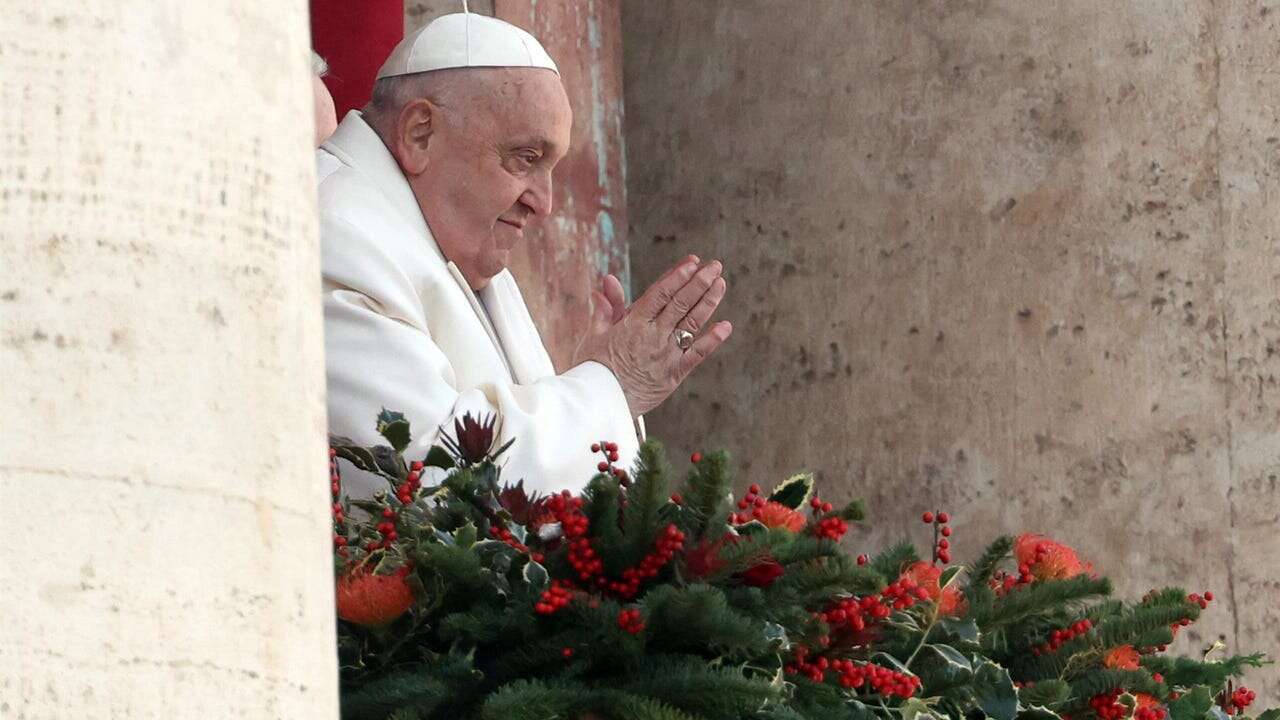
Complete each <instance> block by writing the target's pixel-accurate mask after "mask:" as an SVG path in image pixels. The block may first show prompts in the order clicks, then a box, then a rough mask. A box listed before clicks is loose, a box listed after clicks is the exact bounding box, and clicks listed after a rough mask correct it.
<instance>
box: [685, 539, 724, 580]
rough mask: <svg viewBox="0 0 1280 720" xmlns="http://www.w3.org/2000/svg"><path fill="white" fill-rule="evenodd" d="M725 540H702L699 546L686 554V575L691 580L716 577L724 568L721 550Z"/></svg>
mask: <svg viewBox="0 0 1280 720" xmlns="http://www.w3.org/2000/svg"><path fill="white" fill-rule="evenodd" d="M724 543H725V540H724V538H721V539H719V540H700V541H698V544H697V545H694V546H693V548H691V549H690V550H688V551H686V552H685V554H684V567H685V574H686V575H687V576H688V577H690V578H704V577H707V576H708V575H714V574H715V573H716V572H718V571H719V570H720V569H721V568H723V567H724V560H721V559H720V548H722V547H724Z"/></svg>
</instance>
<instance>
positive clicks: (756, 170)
mask: <svg viewBox="0 0 1280 720" xmlns="http://www.w3.org/2000/svg"><path fill="white" fill-rule="evenodd" d="M1272 5H1274V3H1264V2H1256V1H1253V0H1231V1H1229V2H1217V3H1214V2H1208V1H1207V0H1196V1H1194V2H1180V3H1167V2H1160V1H1158V0H1149V1H1146V2H1125V3H1113V2H1102V1H1100V0H1098V1H1094V0H1090V1H1089V2H1073V3H1028V2H985V1H974V2H933V1H931V2H917V1H915V0H901V1H894V2H849V1H847V0H825V1H816V2H809V3H804V4H803V8H801V7H800V4H798V3H777V2H766V1H764V0H750V1H745V0H744V1H742V2H733V3H727V2H726V3H689V2H674V1H671V0H631V1H628V2H626V3H625V4H624V17H623V32H624V48H625V84H624V87H625V98H626V103H627V108H628V113H627V122H626V138H627V146H628V158H629V163H630V168H629V169H630V177H629V181H628V196H629V205H630V207H629V215H630V218H631V230H632V238H633V240H632V247H633V250H632V253H631V258H632V265H633V268H634V273H635V279H636V286H637V287H643V286H644V285H645V284H647V283H648V282H651V281H652V280H653V279H654V278H655V277H656V275H657V274H658V273H659V272H660V271H661V270H662V269H664V268H665V267H667V266H668V265H669V264H670V263H671V262H673V261H674V260H676V259H677V258H678V257H679V256H680V255H682V254H684V253H687V252H698V253H701V254H703V255H704V256H718V257H722V258H724V260H725V264H726V268H727V276H728V280H729V288H730V289H729V297H728V300H727V301H726V310H725V311H723V314H724V315H725V317H726V318H728V319H730V320H733V321H734V323H735V328H736V330H735V334H734V337H733V338H732V340H731V341H730V344H729V345H728V346H726V348H725V349H724V350H723V351H722V352H721V353H720V355H719V356H718V357H717V358H716V359H715V360H714V361H713V362H711V363H709V364H708V366H706V367H704V368H703V369H702V370H701V371H700V372H699V373H698V374H697V375H696V377H695V378H694V379H693V380H691V381H690V382H689V383H687V384H686V386H685V388H684V389H683V390H682V391H681V393H680V394H679V396H678V397H676V398H674V399H673V400H672V401H670V402H669V403H668V404H667V405H666V406H665V407H663V408H662V409H661V410H660V411H658V412H655V413H653V414H652V415H651V416H650V418H649V427H650V430H651V432H652V433H653V434H654V435H656V436H658V437H662V438H667V439H669V440H671V441H673V442H672V445H673V453H679V454H681V455H683V454H685V453H687V452H688V451H690V450H692V449H694V447H693V445H694V443H696V444H697V445H699V446H705V447H727V448H729V449H731V450H732V451H733V452H734V453H735V454H736V455H737V456H738V458H739V460H740V465H741V467H742V468H743V469H744V470H745V472H744V473H743V477H741V478H740V482H741V483H743V484H745V483H747V482H750V481H758V482H761V483H764V482H766V481H768V480H772V479H775V478H780V477H783V476H784V474H786V473H787V472H789V471H793V470H795V469H798V468H810V469H813V470H816V471H817V472H818V473H819V475H820V477H821V479H822V484H823V486H824V487H825V488H826V494H827V495H830V496H831V499H832V500H846V499H849V498H851V497H855V496H863V497H866V498H867V499H868V501H869V502H870V506H871V509H872V512H873V516H874V518H875V520H874V524H872V525H871V526H870V528H869V529H868V530H864V531H862V532H859V533H856V534H855V535H854V536H853V537H852V539H851V540H850V542H851V543H854V544H857V545H873V544H874V545H879V544H882V543H884V542H886V541H888V540H890V539H895V538H899V537H902V536H903V535H906V534H910V535H912V536H913V537H914V539H916V540H917V542H918V543H919V544H920V545H922V546H927V544H928V539H927V538H926V535H925V529H924V528H923V526H921V525H920V524H919V514H920V512H921V511H923V510H925V509H934V508H938V507H941V508H945V509H950V510H952V511H953V513H954V514H955V515H956V516H957V517H958V518H959V521H958V524H957V533H956V535H957V538H958V541H957V543H956V545H957V547H958V550H959V552H958V554H959V556H960V557H961V558H968V557H972V556H974V555H976V554H977V552H978V551H979V549H980V547H981V546H982V545H983V544H984V543H986V542H987V541H989V540H990V539H992V538H993V537H994V536H995V535H997V534H998V533H1004V532H1015V531H1022V530H1034V531H1042V532H1047V533H1052V534H1054V535H1056V536H1060V537H1061V538H1062V539H1064V540H1067V541H1069V542H1072V543H1075V544H1077V545H1078V546H1079V548H1080V549H1081V550H1082V551H1083V553H1084V554H1086V555H1088V556H1089V557H1091V558H1093V559H1094V560H1095V562H1096V563H1097V565H1098V566H1099V567H1100V569H1101V570H1102V571H1104V572H1106V573H1110V574H1114V575H1115V576H1117V577H1118V578H1119V580H1120V589H1121V591H1123V592H1125V593H1127V594H1130V595H1134V594H1140V593H1141V592H1143V591H1144V590H1145V589H1147V588H1149V587H1151V586H1152V585H1156V584H1163V583H1178V584H1184V585H1185V586H1187V588H1188V589H1189V590H1196V591H1199V590H1202V589H1206V588H1207V589H1212V590H1214V591H1215V592H1216V593H1217V594H1218V595H1219V596H1220V597H1221V598H1223V599H1224V602H1223V603H1221V605H1220V606H1218V607H1216V608H1215V609H1214V611H1213V612H1211V613H1209V614H1208V615H1207V619H1206V620H1205V622H1204V623H1203V624H1202V625H1201V626H1199V628H1198V632H1193V633H1189V634H1188V637H1189V639H1184V640H1181V641H1180V642H1182V643H1183V645H1181V647H1183V648H1185V649H1191V648H1195V647H1199V646H1204V645H1207V644H1209V643H1210V642H1212V640H1214V639H1216V638H1219V637H1220V638H1222V639H1223V640H1224V641H1225V642H1226V643H1227V645H1228V646H1229V648H1230V649H1231V650H1238V651H1253V650H1262V649H1270V650H1277V651H1280V602H1278V601H1280V592H1278V591H1277V588H1278V587H1280V586H1278V585H1277V583H1276V581H1275V577H1276V575H1277V573H1280V565H1278V564H1277V563H1276V561H1275V557H1276V556H1277V554H1278V553H1280V540H1277V539H1276V520H1277V512H1278V511H1277V507H1280V504H1278V503H1277V499H1278V496H1277V488H1276V476H1277V474H1278V473H1280V435H1277V429H1278V427H1280V416H1278V412H1277V410H1278V409H1280V405H1278V404H1277V400H1276V399H1275V398H1276V391H1277V384H1276V373H1277V370H1280V357H1277V354H1276V347H1277V346H1280V300H1277V289H1278V288H1277V285H1278V282H1277V278H1278V276H1280V262H1278V261H1280V257H1278V254H1280V253H1278V251H1277V245H1276V243H1275V239H1274V238H1275V237H1276V234H1277V232H1280V217H1278V216H1280V213H1278V212H1277V211H1278V210H1280V208H1278V207H1277V205H1276V204H1275V203H1274V202H1272V195H1273V194H1274V193H1276V192H1277V191H1278V190H1280V184H1278V183H1280V181H1278V179H1277V173H1278V172H1280V127H1278V126H1277V112H1276V107H1277V106H1278V105H1280V77H1277V73H1276V71H1275V68H1276V66H1277V60H1278V58H1277V54H1278V53H1280V51H1278V50H1277V49H1276V45H1275V42H1274V38H1275V37H1276V33H1277V31H1278V30H1280V22H1277V20H1278V19H1280V12H1272V11H1271V10H1272V7H1271V6H1272ZM1259 676H1260V677H1262V678H1266V679H1267V680H1266V681H1265V682H1260V683H1258V684H1259V685H1261V686H1263V687H1261V688H1260V689H1262V690H1265V691H1266V693H1267V694H1268V695H1269V698H1268V699H1269V700H1272V701H1274V700H1275V699H1276V698H1277V694H1276V691H1277V690H1280V684H1278V683H1277V682H1276V681H1277V679H1280V675H1277V673H1276V671H1274V670H1270V671H1267V672H1264V673H1260V674H1259Z"/></svg>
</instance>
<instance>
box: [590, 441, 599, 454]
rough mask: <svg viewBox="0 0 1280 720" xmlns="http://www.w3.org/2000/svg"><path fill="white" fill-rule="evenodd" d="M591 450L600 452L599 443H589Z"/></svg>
mask: <svg viewBox="0 0 1280 720" xmlns="http://www.w3.org/2000/svg"><path fill="white" fill-rule="evenodd" d="M591 452H593V453H598V452H600V443H591Z"/></svg>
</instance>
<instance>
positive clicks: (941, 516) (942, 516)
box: [938, 512, 951, 525]
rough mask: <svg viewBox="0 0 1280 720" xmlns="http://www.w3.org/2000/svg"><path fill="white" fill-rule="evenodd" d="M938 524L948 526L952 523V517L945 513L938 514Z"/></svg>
mask: <svg viewBox="0 0 1280 720" xmlns="http://www.w3.org/2000/svg"><path fill="white" fill-rule="evenodd" d="M938 522H940V523H942V524H943V525H946V524H947V523H949V522H951V516H950V515H948V514H946V513H944V512H940V513H938Z"/></svg>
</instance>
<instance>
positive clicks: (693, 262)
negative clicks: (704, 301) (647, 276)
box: [632, 255, 698, 321]
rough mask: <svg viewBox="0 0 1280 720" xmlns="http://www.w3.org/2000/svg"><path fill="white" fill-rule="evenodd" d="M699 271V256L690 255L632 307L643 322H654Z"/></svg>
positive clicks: (653, 285)
mask: <svg viewBox="0 0 1280 720" xmlns="http://www.w3.org/2000/svg"><path fill="white" fill-rule="evenodd" d="M697 271H698V256H697V255H690V256H688V257H686V258H685V259H684V260H681V261H680V262H679V263H677V264H676V265H675V266H674V267H672V268H671V269H670V270H668V271H667V272H666V273H664V274H663V275H662V277H660V278H658V281H657V282H655V283H654V284H652V285H650V286H649V289H648V290H645V291H644V295H641V296H640V299H639V300H637V301H636V302H635V305H633V306H632V308H633V309H634V310H636V311H637V312H638V313H639V315H640V317H641V318H642V319H643V320H646V321H648V320H654V319H656V318H657V317H658V315H659V314H661V313H662V310H663V308H665V307H666V306H667V304H668V303H670V302H671V299H672V298H674V297H675V295H676V292H678V291H679V290H680V288H682V287H684V286H685V283H687V282H689V278H691V277H693V274H694V273H695V272H697Z"/></svg>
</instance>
